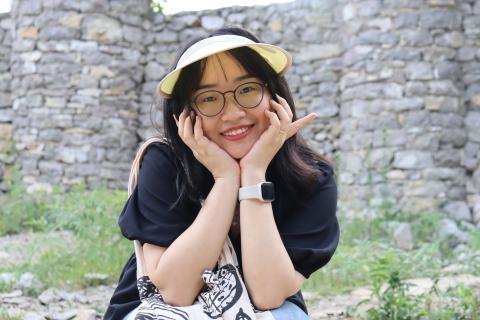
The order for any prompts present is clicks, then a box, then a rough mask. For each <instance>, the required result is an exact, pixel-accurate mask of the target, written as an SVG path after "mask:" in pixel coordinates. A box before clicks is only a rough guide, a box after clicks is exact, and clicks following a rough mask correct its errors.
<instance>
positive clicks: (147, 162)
mask: <svg viewBox="0 0 480 320" xmlns="http://www.w3.org/2000/svg"><path fill="white" fill-rule="evenodd" d="M174 157H175V156H174V154H173V152H172V151H171V149H170V147H169V146H168V145H166V144H162V143H153V144H151V145H150V146H148V147H147V150H145V154H144V156H143V159H142V162H141V166H140V171H139V174H138V180H137V186H136V188H135V189H134V191H133V192H132V194H131V195H130V197H129V198H128V200H127V202H126V204H125V206H124V208H123V210H122V213H121V215H120V218H119V225H120V229H121V231H122V234H123V235H124V236H125V237H126V238H128V239H130V240H134V239H136V240H139V241H140V242H141V243H151V244H156V245H159V246H163V247H167V246H169V245H170V244H171V243H172V242H173V241H174V240H175V239H176V238H177V237H178V236H179V235H180V234H182V233H183V232H184V231H185V230H186V229H187V228H188V227H189V226H190V224H192V222H193V221H194V219H195V217H196V215H197V213H198V212H199V211H200V207H199V206H196V205H194V204H192V203H190V204H180V206H177V207H175V208H174V209H172V210H169V207H170V205H171V204H172V203H173V202H175V200H176V199H177V196H178V194H177V191H176V188H175V178H176V170H177V169H176V167H175V164H174V162H173V159H174ZM318 165H319V169H320V170H321V171H322V172H323V175H322V176H321V177H320V178H319V181H318V183H317V185H316V186H315V188H314V189H313V190H312V192H311V193H310V195H308V197H307V198H306V199H305V200H303V201H302V202H301V203H298V201H297V200H296V197H298V195H293V194H292V195H290V197H288V196H287V199H282V203H283V204H288V203H290V204H292V205H291V206H285V205H284V206H282V207H283V208H285V209H283V210H280V209H279V208H278V206H277V205H276V201H274V202H272V210H273V213H274V218H275V222H276V224H277V228H278V231H279V233H280V236H281V239H282V241H283V244H284V245H285V248H286V250H287V252H288V254H289V256H290V259H291V260H292V262H293V265H294V267H295V269H296V270H297V271H298V272H300V273H301V274H302V275H303V276H304V277H305V278H308V277H309V276H310V275H311V274H312V273H313V272H314V271H316V270H318V269H319V268H321V267H322V266H324V265H325V264H327V263H328V261H329V260H330V258H331V257H332V255H333V253H334V251H335V249H336V247H337V244H338V240H339V235H340V231H339V226H338V221H337V217H336V209H337V185H336V182H335V179H334V175H333V170H332V168H331V167H330V166H329V165H328V164H326V163H318ZM283 200H285V201H283ZM287 211H288V212H287ZM230 240H231V241H232V244H233V246H234V248H235V252H236V254H237V259H238V262H239V267H240V272H241V266H242V263H241V256H242V255H241V245H240V235H238V236H233V235H232V234H230ZM287 300H288V301H291V302H293V303H295V304H296V305H298V306H299V307H300V308H302V309H303V310H304V311H305V312H307V308H306V306H305V302H304V300H303V297H302V294H301V291H299V292H297V293H296V294H295V295H293V296H291V297H289V298H287ZM139 304H140V300H139V296H138V290H137V286H136V259H135V254H132V256H131V257H130V258H129V259H128V261H127V263H126V265H125V267H124V268H123V271H122V273H121V275H120V279H119V282H118V286H117V288H116V289H115V292H114V293H113V296H112V298H111V300H110V304H109V306H108V309H107V311H106V313H105V316H104V319H106V320H109V319H113V320H119V319H123V318H124V317H125V316H126V315H127V314H128V313H129V312H130V311H132V310H133V309H135V308H136V307H137V306H138V305H139Z"/></svg>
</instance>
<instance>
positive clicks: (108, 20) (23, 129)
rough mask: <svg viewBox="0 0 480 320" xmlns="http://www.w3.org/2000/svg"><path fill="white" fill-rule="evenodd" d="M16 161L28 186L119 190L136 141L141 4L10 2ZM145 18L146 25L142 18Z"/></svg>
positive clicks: (143, 9)
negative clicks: (76, 185)
mask: <svg viewBox="0 0 480 320" xmlns="http://www.w3.org/2000/svg"><path fill="white" fill-rule="evenodd" d="M11 13H12V19H13V29H14V31H13V32H14V35H13V43H12V55H11V66H12V70H11V75H12V78H13V79H12V87H14V88H15V90H13V91H12V100H13V108H14V110H15V117H14V119H13V125H14V128H15V130H14V134H13V136H14V141H15V146H16V148H17V150H18V152H19V154H20V157H19V161H18V164H19V165H20V167H21V172H22V174H23V180H24V181H25V182H26V183H27V184H28V185H29V186H30V188H31V189H32V188H33V189H35V188H43V189H47V190H48V189H51V187H52V186H53V185H62V186H68V185H71V184H73V183H75V182H79V181H83V182H85V183H87V185H88V186H92V185H97V184H98V183H102V184H105V185H108V186H109V187H118V188H124V187H125V186H126V181H127V180H128V172H129V163H130V161H131V160H132V153H133V149H134V147H135V145H136V143H137V137H136V134H135V128H136V127H137V126H138V109H139V93H140V91H139V89H140V88H141V86H142V83H143V77H144V62H143V59H144V46H143V44H142V41H143V35H144V33H145V29H146V28H147V27H149V24H148V19H146V15H148V13H149V2H148V1H140V0H136V1H61V0H43V1H36V0H35V1H34V0H31V1H27V0H25V1H14V2H13V6H12V12H11ZM145 21H147V23H146V22H145Z"/></svg>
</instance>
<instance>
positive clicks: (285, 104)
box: [275, 93, 293, 120]
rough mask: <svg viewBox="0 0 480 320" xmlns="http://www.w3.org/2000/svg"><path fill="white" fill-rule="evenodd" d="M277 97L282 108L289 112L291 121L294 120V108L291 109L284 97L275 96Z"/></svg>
mask: <svg viewBox="0 0 480 320" xmlns="http://www.w3.org/2000/svg"><path fill="white" fill-rule="evenodd" d="M275 95H276V96H277V99H278V101H279V103H280V105H281V106H282V107H284V108H285V111H286V112H287V114H288V116H289V118H290V120H292V119H293V113H292V108H290V105H289V104H288V102H287V100H286V99H285V98H283V97H280V96H279V95H278V93H276V94H275Z"/></svg>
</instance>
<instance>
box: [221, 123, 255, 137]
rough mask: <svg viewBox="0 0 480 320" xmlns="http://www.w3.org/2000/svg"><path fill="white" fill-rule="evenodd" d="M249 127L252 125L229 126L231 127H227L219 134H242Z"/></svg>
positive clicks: (229, 135) (230, 135)
mask: <svg viewBox="0 0 480 320" xmlns="http://www.w3.org/2000/svg"><path fill="white" fill-rule="evenodd" d="M251 127H253V125H241V126H235V127H231V128H229V129H227V130H225V131H223V132H221V133H220V134H221V135H222V136H228V137H232V136H236V135H239V134H242V133H244V132H245V131H248V129H250V128H251Z"/></svg>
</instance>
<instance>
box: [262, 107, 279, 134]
mask: <svg viewBox="0 0 480 320" xmlns="http://www.w3.org/2000/svg"><path fill="white" fill-rule="evenodd" d="M265 114H266V116H267V117H268V119H270V124H271V125H272V126H273V127H274V128H276V130H280V119H279V118H278V116H277V114H276V113H275V112H272V111H270V110H265Z"/></svg>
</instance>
